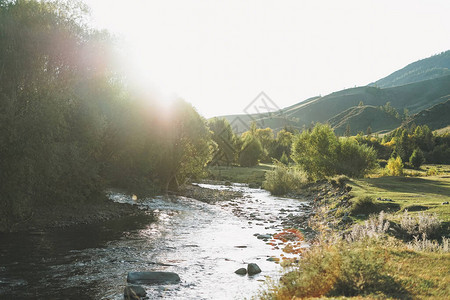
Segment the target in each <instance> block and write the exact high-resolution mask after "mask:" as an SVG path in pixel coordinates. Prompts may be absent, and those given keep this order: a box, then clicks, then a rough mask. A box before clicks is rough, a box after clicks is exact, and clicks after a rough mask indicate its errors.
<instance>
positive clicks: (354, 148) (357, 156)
mask: <svg viewBox="0 0 450 300" xmlns="http://www.w3.org/2000/svg"><path fill="white" fill-rule="evenodd" d="M376 166H377V154H376V151H375V150H374V149H373V148H372V147H369V146H367V145H364V144H362V145H360V144H358V142H357V141H356V140H355V139H353V138H341V139H339V148H338V153H337V160H336V173H337V174H345V175H347V176H350V177H363V176H364V175H366V174H367V173H368V172H370V171H371V170H373V169H375V167H376Z"/></svg>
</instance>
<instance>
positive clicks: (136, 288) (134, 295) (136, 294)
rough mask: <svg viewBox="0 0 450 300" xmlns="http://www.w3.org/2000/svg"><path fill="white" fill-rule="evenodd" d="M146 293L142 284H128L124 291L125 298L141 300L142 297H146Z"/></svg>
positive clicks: (127, 299) (126, 299)
mask: <svg viewBox="0 0 450 300" xmlns="http://www.w3.org/2000/svg"><path fill="white" fill-rule="evenodd" d="M145 295H147V293H146V292H145V289H144V288H143V287H142V286H140V285H127V286H126V287H125V289H124V291H123V298H124V299H125V300H139V299H140V298H141V297H145Z"/></svg>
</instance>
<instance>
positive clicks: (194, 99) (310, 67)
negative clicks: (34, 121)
mask: <svg viewBox="0 0 450 300" xmlns="http://www.w3.org/2000/svg"><path fill="white" fill-rule="evenodd" d="M85 2H86V3H87V4H88V5H89V6H90V7H91V9H92V24H93V25H94V26H95V27H99V28H106V29H108V30H109V31H110V32H112V33H114V34H116V35H118V36H120V37H121V40H123V41H124V43H123V45H122V47H123V53H124V54H125V55H124V56H125V57H126V58H127V59H128V60H129V61H127V62H126V64H127V66H128V67H129V69H131V70H133V74H134V76H135V77H136V78H139V81H140V83H141V84H142V85H143V86H146V87H149V88H153V89H157V90H159V92H160V93H161V94H162V95H165V96H166V97H165V98H163V97H161V98H163V99H170V96H172V95H177V96H179V97H181V98H184V99H185V100H187V101H189V102H191V103H192V104H193V105H194V106H195V107H196V108H197V110H198V111H199V112H200V113H201V114H203V115H204V116H206V117H211V116H216V115H223V114H231V113H242V111H243V109H244V108H245V107H246V106H247V104H248V103H250V102H251V101H252V100H253V99H254V98H255V97H256V96H257V95H258V94H259V93H260V92H261V91H264V92H265V93H266V94H267V95H268V96H269V97H270V98H271V99H272V100H273V101H274V102H275V103H276V104H277V105H278V106H279V107H285V106H288V105H292V104H295V103H297V102H300V101H302V100H305V99H306V98H309V97H312V96H316V95H326V94H328V93H331V92H333V91H337V90H341V89H344V88H349V87H354V86H360V85H366V84H368V83H370V82H373V81H375V80H377V79H379V78H381V77H384V76H386V75H388V74H390V73H392V72H393V71H395V70H397V69H400V68H402V67H404V66H405V65H407V64H408V63H411V62H413V61H415V60H418V59H421V58H425V57H428V56H431V55H433V54H437V53H440V52H442V51H445V50H448V49H450V18H449V15H450V1H448V0H439V1H438V0H431V1H423V0H420V1H416V0H408V1H399V0H396V1H392V0H390V1H384V0H383V1H381V0H377V1H363V0H353V1H345V0H344V1H312V0H311V1H301V0H297V1H280V0H279V1H264V0H254V1H245V0H237V1H235V0H227V1H212V0H209V1H189V0H179V1H171V0H160V1H149V0H127V1H123V0H121V1H119V0H85Z"/></svg>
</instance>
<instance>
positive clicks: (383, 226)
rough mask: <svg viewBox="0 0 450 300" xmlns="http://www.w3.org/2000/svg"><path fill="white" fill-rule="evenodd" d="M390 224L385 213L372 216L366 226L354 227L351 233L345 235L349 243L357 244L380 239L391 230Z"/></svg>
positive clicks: (356, 225) (358, 225) (365, 223)
mask: <svg viewBox="0 0 450 300" xmlns="http://www.w3.org/2000/svg"><path fill="white" fill-rule="evenodd" d="M389 226H390V223H389V221H388V220H386V217H385V214H384V211H381V212H380V214H379V215H378V216H377V215H372V216H370V218H369V220H367V221H365V222H364V224H355V225H353V227H352V229H351V231H350V232H349V233H348V234H346V235H345V239H346V240H347V241H348V242H356V241H360V240H363V239H364V238H378V237H380V236H383V235H384V234H385V233H386V232H387V230H388V229H389Z"/></svg>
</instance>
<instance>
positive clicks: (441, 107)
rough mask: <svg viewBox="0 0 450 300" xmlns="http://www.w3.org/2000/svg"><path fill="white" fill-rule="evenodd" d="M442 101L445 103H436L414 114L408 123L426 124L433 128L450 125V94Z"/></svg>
mask: <svg viewBox="0 0 450 300" xmlns="http://www.w3.org/2000/svg"><path fill="white" fill-rule="evenodd" d="M442 101H443V103H439V104H436V105H435V106H433V107H431V108H429V109H426V110H423V111H421V112H419V113H417V114H415V115H414V116H412V118H411V120H409V121H408V124H416V125H425V124H426V125H428V126H429V127H430V128H431V129H433V130H437V129H442V128H445V127H448V126H449V125H450V95H447V96H445V97H442ZM444 101H445V102H444Z"/></svg>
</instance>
